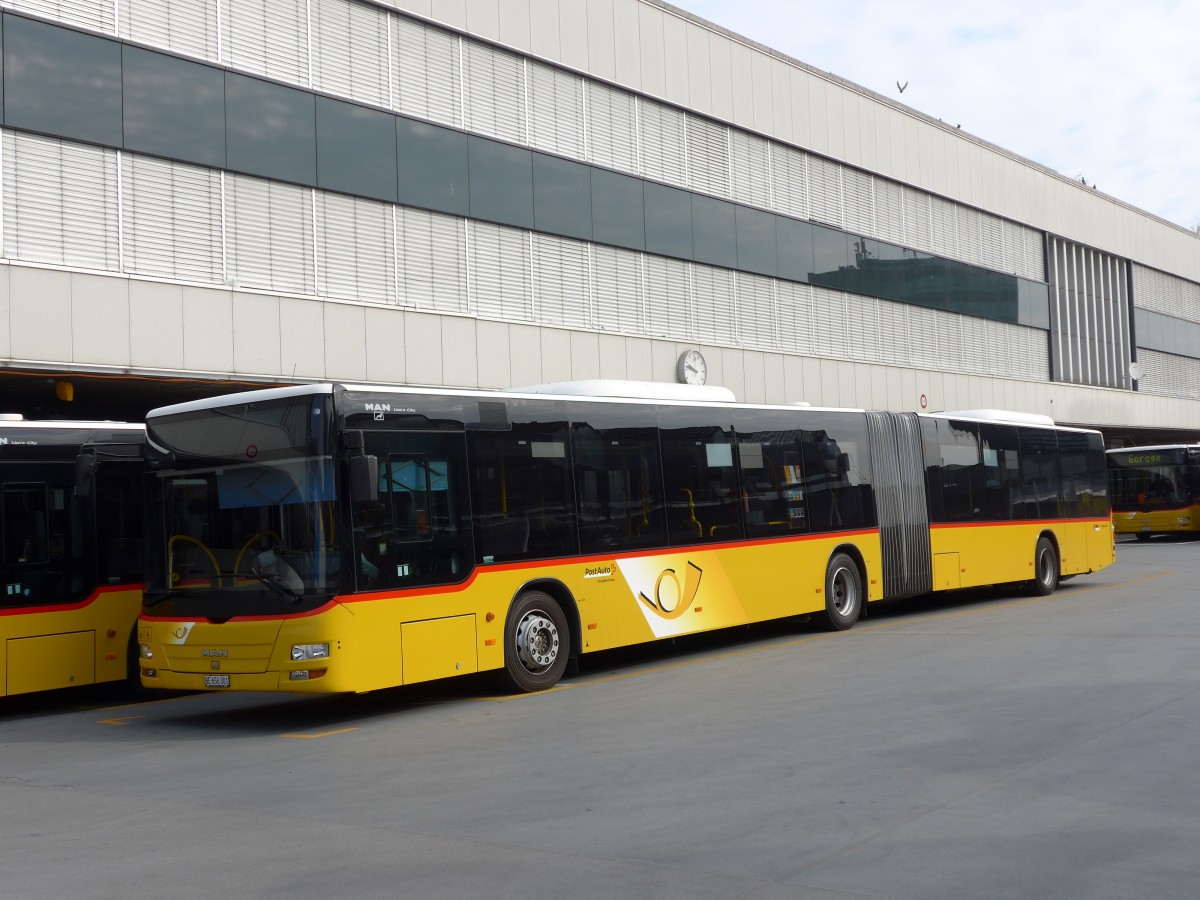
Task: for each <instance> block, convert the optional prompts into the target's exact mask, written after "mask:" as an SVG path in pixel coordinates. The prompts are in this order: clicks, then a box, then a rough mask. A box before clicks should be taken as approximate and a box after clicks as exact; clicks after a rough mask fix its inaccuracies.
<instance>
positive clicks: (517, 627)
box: [504, 591, 571, 693]
mask: <svg viewBox="0 0 1200 900" xmlns="http://www.w3.org/2000/svg"><path fill="white" fill-rule="evenodd" d="M570 646H571V641H570V631H569V628H568V626H567V617H566V615H564V614H563V611H562V607H561V606H559V605H558V603H557V601H555V599H554V598H553V597H551V596H550V595H549V594H547V593H546V592H545V591H526V592H525V593H523V594H521V595H520V596H519V597H517V599H516V602H515V603H513V605H512V608H511V609H509V611H508V619H507V621H506V622H505V625H504V675H505V680H506V681H507V683H508V684H509V685H510V686H511V687H512V688H513V689H514V690H517V691H521V692H522V693H532V692H533V691H544V690H546V689H547V688H551V687H554V685H556V684H558V680H559V679H560V678H562V675H563V672H564V671H565V670H566V668H567V656H568V655H569V652H570Z"/></svg>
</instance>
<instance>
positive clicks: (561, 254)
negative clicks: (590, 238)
mask: <svg viewBox="0 0 1200 900" xmlns="http://www.w3.org/2000/svg"><path fill="white" fill-rule="evenodd" d="M532 241H533V310H534V318H535V319H536V320H537V321H538V322H541V323H543V324H546V325H568V326H572V327H576V328H592V327H594V324H595V323H594V318H593V316H592V297H591V282H592V279H591V274H590V271H589V260H588V245H587V244H585V243H582V242H581V241H572V240H568V239H566V238H560V237H552V236H550V235H545V234H535V235H532Z"/></svg>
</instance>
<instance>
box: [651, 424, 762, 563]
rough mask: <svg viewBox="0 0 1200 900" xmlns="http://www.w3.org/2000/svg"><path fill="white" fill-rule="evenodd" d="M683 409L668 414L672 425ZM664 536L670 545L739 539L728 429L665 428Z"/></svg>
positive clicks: (737, 500) (738, 505)
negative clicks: (668, 539) (665, 515)
mask: <svg viewBox="0 0 1200 900" xmlns="http://www.w3.org/2000/svg"><path fill="white" fill-rule="evenodd" d="M683 412H684V411H683V410H672V411H671V420H672V424H675V422H676V420H677V419H678V418H682V417H683V416H680V415H679V413H683ZM660 437H661V440H662V454H663V478H664V481H665V486H666V499H667V533H668V534H669V536H670V538H671V543H672V544H674V545H680V544H695V543H704V542H707V541H729V540H735V539H737V538H740V537H741V536H742V523H741V514H740V509H741V497H740V495H739V491H738V478H737V469H735V468H734V460H733V434H732V431H731V430H728V429H721V428H719V427H715V426H712V425H700V424H697V425H696V426H694V427H678V428H676V427H673V428H664V429H663V430H662V431H661V433H660Z"/></svg>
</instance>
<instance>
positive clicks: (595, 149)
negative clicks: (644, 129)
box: [584, 80, 638, 174]
mask: <svg viewBox="0 0 1200 900" xmlns="http://www.w3.org/2000/svg"><path fill="white" fill-rule="evenodd" d="M584 91H585V95H586V98H587V102H586V108H587V152H588V156H587V158H588V160H589V161H590V162H594V163H596V164H597V165H601V166H607V167H608V168H610V169H617V170H618V171H621V172H629V173H630V174H637V171H638V143H637V101H636V100H635V99H634V97H633V95H632V94H628V93H626V92H625V91H618V90H616V89H614V88H609V87H605V86H604V85H602V84H596V83H595V82H592V81H586V80H585V81H584Z"/></svg>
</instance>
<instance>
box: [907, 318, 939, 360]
mask: <svg viewBox="0 0 1200 900" xmlns="http://www.w3.org/2000/svg"><path fill="white" fill-rule="evenodd" d="M942 325H943V322H942V321H941V318H940V317H939V313H938V312H937V311H936V310H932V309H925V308H923V307H920V306H910V307H908V332H907V334H908V361H909V363H910V364H911V365H914V366H918V367H921V368H931V369H933V370H934V371H943V369H944V368H945V367H944V366H943V365H942V361H941V357H940V356H939V355H938V345H937V335H938V329H939V328H941V327H942Z"/></svg>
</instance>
